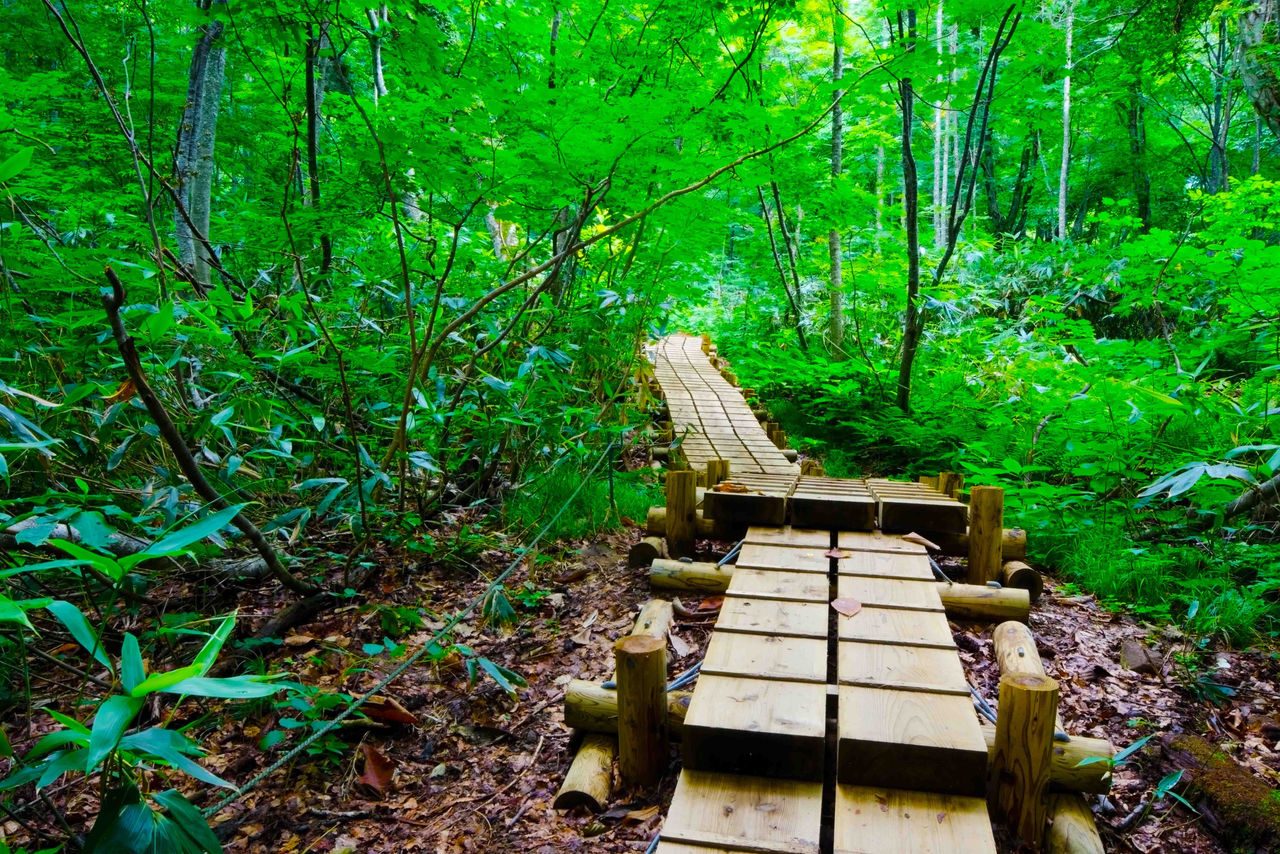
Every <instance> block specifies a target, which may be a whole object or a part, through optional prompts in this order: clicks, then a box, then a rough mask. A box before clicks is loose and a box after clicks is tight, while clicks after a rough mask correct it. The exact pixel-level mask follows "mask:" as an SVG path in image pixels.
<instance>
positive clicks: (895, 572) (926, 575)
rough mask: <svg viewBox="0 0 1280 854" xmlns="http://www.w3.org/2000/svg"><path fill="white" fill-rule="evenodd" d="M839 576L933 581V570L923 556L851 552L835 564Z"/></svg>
mask: <svg viewBox="0 0 1280 854" xmlns="http://www.w3.org/2000/svg"><path fill="white" fill-rule="evenodd" d="M837 570H838V571H839V573H840V574H841V575H863V576H867V577H870V578H897V579H903V580H911V581H933V568H932V567H930V566H929V559H928V557H926V556H925V555H923V554H909V553H903V552H852V553H851V554H850V555H849V557H847V558H841V559H840V561H839V563H838V564H837Z"/></svg>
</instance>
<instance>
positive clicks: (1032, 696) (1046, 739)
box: [987, 673, 1058, 848]
mask: <svg viewBox="0 0 1280 854" xmlns="http://www.w3.org/2000/svg"><path fill="white" fill-rule="evenodd" d="M1057 712H1058V683H1057V682H1056V681H1054V680H1053V679H1050V678H1049V677H1048V676H1037V675H1035V674H1031V673H1006V674H1004V675H1003V676H1001V677H1000V706H999V711H998V715H997V718H996V747H995V753H994V754H993V755H992V757H991V767H990V772H989V777H988V782H987V804H988V806H989V808H990V810H991V813H992V816H993V817H994V818H996V819H998V820H1002V821H1004V822H1005V824H1007V825H1008V826H1009V828H1010V829H1011V830H1012V831H1013V832H1014V833H1015V834H1016V835H1017V836H1018V837H1019V838H1020V839H1022V840H1023V841H1024V842H1026V843H1027V844H1029V845H1031V846H1032V847H1035V848H1038V847H1039V846H1040V843H1041V841H1043V839H1044V828H1045V821H1046V820H1047V819H1048V801H1047V798H1046V795H1047V793H1048V790H1049V771H1050V765H1051V763H1052V760H1053V727H1054V725H1053V722H1054V717H1055V716H1056V715H1057Z"/></svg>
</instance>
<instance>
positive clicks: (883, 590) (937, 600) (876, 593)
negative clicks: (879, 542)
mask: <svg viewBox="0 0 1280 854" xmlns="http://www.w3.org/2000/svg"><path fill="white" fill-rule="evenodd" d="M836 587H837V589H838V590H839V593H840V597H841V598H842V599H857V600H858V601H859V602H861V603H862V605H863V607H864V608H893V609H895V610H899V611H934V612H937V613H939V614H941V613H943V611H944V609H943V607H942V597H941V596H940V595H939V594H938V585H937V584H935V583H934V582H932V581H902V580H898V579H891V578H869V577H867V576H862V575H841V576H840V578H839V580H838V581H837V582H836Z"/></svg>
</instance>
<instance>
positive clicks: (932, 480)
mask: <svg viewBox="0 0 1280 854" xmlns="http://www.w3.org/2000/svg"><path fill="white" fill-rule="evenodd" d="M918 480H919V481H920V482H921V483H923V484H924V485H925V486H927V487H929V488H930V489H937V488H938V476H937V475H929V474H922V475H920V477H919V478H918Z"/></svg>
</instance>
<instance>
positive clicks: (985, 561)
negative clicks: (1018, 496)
mask: <svg viewBox="0 0 1280 854" xmlns="http://www.w3.org/2000/svg"><path fill="white" fill-rule="evenodd" d="M1003 539H1004V490H1003V489H1001V488H1000V487H998V486H975V487H974V488H973V491H972V492H971V493H970V500H969V576H968V580H969V583H970V584H986V583H987V582H988V581H995V580H996V579H998V578H999V577H1000V565H1001V563H1003V561H1002V560H1001V547H1002V545H1003V542H1002V541H1003Z"/></svg>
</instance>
